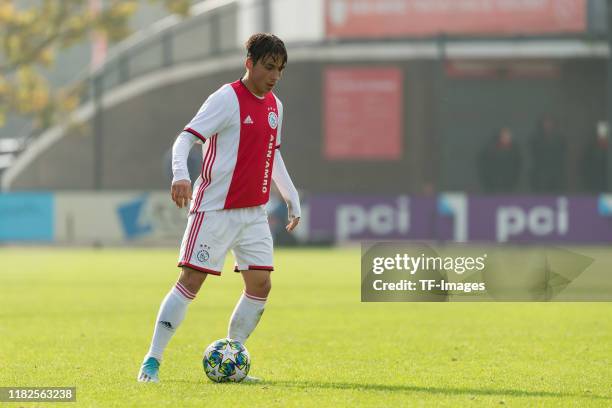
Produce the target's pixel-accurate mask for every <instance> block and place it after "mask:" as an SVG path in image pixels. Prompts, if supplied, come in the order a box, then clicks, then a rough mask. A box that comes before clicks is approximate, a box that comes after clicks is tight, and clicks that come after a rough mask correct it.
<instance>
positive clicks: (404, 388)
mask: <svg viewBox="0 0 612 408" xmlns="http://www.w3.org/2000/svg"><path fill="white" fill-rule="evenodd" d="M246 385H249V386H264V387H265V386H274V387H289V388H299V389H316V388H323V389H338V390H357V391H384V392H423V393H428V394H440V395H482V396H504V397H549V398H588V399H599V400H612V397H609V396H602V395H595V394H591V393H584V394H571V393H564V392H549V391H526V390H512V389H503V388H446V387H444V388H442V387H419V386H416V385H402V384H397V385H386V384H357V383H338V382H316V381H264V382H262V383H255V384H253V383H249V384H246Z"/></svg>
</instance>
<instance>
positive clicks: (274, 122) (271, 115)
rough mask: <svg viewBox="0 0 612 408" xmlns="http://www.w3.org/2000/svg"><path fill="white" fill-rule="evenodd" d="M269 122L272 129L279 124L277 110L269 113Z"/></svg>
mask: <svg viewBox="0 0 612 408" xmlns="http://www.w3.org/2000/svg"><path fill="white" fill-rule="evenodd" d="M268 124H269V125H270V127H271V128H272V129H276V127H277V126H278V116H277V115H276V112H270V113H268Z"/></svg>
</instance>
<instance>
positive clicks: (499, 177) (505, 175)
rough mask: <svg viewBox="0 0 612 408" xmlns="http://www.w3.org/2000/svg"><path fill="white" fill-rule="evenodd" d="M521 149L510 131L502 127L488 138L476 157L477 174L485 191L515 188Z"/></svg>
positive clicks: (519, 170) (518, 174)
mask: <svg viewBox="0 0 612 408" xmlns="http://www.w3.org/2000/svg"><path fill="white" fill-rule="evenodd" d="M521 161H522V158H521V150H520V148H519V146H518V145H517V143H516V142H515V141H514V137H513V135H512V131H511V130H510V129H509V128H507V127H503V128H501V129H500V130H499V131H498V132H496V133H495V135H493V137H492V138H490V139H489V140H488V141H487V143H486V144H485V146H484V147H483V149H482V150H481V152H480V155H479V157H478V174H479V177H480V183H481V185H482V189H483V191H484V192H486V193H508V192H512V191H514V190H515V189H516V186H517V185H518V182H519V178H520V174H521Z"/></svg>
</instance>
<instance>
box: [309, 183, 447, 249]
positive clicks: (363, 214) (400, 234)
mask: <svg viewBox="0 0 612 408" xmlns="http://www.w3.org/2000/svg"><path fill="white" fill-rule="evenodd" d="M308 203H309V213H310V221H309V222H310V224H309V226H310V233H309V235H310V238H311V239H312V240H314V241H325V240H331V241H340V242H342V241H360V240H378V241H381V240H387V239H393V240H395V239H398V240H399V239H430V237H432V236H433V234H434V225H435V218H436V199H435V198H433V197H431V198H422V197H408V196H403V195H400V196H350V195H346V196H342V195H324V196H315V197H312V198H311V199H310V200H309V202H308Z"/></svg>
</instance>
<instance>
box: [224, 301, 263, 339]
mask: <svg viewBox="0 0 612 408" xmlns="http://www.w3.org/2000/svg"><path fill="white" fill-rule="evenodd" d="M265 306H266V298H261V297H257V296H252V295H248V294H247V293H246V292H243V293H242V296H240V299H239V300H238V303H237V304H236V308H235V309H234V313H232V318H231V319H230V324H229V330H228V334H227V337H229V338H230V339H234V340H238V341H239V342H241V343H242V344H244V342H245V341H246V339H248V338H249V336H250V335H251V333H252V332H253V330H255V327H257V323H259V319H261V315H262V314H263V312H264V307H265Z"/></svg>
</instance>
